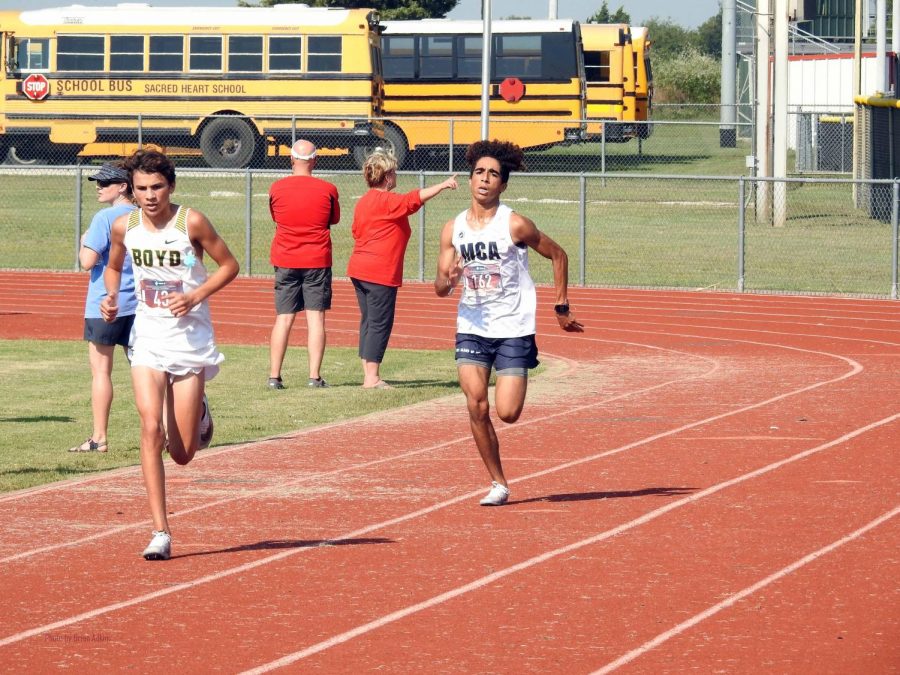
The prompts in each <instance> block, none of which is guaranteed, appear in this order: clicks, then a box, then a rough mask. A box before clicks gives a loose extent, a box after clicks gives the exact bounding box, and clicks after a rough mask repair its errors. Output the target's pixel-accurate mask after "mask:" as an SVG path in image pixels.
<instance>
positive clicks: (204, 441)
mask: <svg viewBox="0 0 900 675" xmlns="http://www.w3.org/2000/svg"><path fill="white" fill-rule="evenodd" d="M212 437H213V418H212V412H211V411H210V409H209V399H207V398H206V394H203V412H202V413H201V415H200V449H201V450H203V449H204V448H208V447H209V444H210V442H211V441H212Z"/></svg>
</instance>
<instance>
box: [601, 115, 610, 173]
mask: <svg viewBox="0 0 900 675" xmlns="http://www.w3.org/2000/svg"><path fill="white" fill-rule="evenodd" d="M608 126H609V122H604V123H603V135H602V136H600V173H602V174H603V175H604V176H605V175H606V131H607V127H608ZM602 185H603V187H606V181H605V179H604V182H603V183H602Z"/></svg>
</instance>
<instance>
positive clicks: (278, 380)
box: [269, 377, 284, 389]
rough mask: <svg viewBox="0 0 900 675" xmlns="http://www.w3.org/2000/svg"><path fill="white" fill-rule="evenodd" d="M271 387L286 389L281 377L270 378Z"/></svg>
mask: <svg viewBox="0 0 900 675" xmlns="http://www.w3.org/2000/svg"><path fill="white" fill-rule="evenodd" d="M269 389H284V383H283V382H282V381H281V378H280V377H270V378H269Z"/></svg>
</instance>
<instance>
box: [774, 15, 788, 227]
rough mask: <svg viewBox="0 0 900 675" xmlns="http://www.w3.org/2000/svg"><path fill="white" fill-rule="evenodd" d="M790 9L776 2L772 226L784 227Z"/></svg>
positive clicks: (785, 218)
mask: <svg viewBox="0 0 900 675" xmlns="http://www.w3.org/2000/svg"><path fill="white" fill-rule="evenodd" d="M787 78H788V8H787V0H775V93H774V96H773V100H774V105H773V106H772V107H773V115H772V116H773V118H774V119H773V123H772V146H773V149H772V154H773V161H772V169H773V170H772V177H773V178H775V181H776V182H775V183H773V188H774V189H773V193H774V194H773V200H774V201H773V209H772V215H773V218H772V224H773V225H774V226H775V227H784V224H785V221H786V220H787V183H785V181H784V180H778V179H784V178H787V111H788V110H787V109H788V106H787V97H788V82H787Z"/></svg>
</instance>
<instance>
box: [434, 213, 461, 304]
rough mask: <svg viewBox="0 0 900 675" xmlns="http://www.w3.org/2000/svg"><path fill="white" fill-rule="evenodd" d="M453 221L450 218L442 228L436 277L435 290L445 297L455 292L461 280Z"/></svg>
mask: <svg viewBox="0 0 900 675" xmlns="http://www.w3.org/2000/svg"><path fill="white" fill-rule="evenodd" d="M452 238H453V221H452V220H450V221H448V222H447V223H446V224H445V225H444V229H443V230H441V245H440V251H439V252H438V262H437V274H435V277H434V292H435V293H437V294H438V296H440V297H442V298H444V297H446V296H448V295H450V294H451V293H452V292H453V289H454V288H455V287H456V282H457V281H459V275H460V268H459V256H457V255H456V249H455V248H453V241H452Z"/></svg>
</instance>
